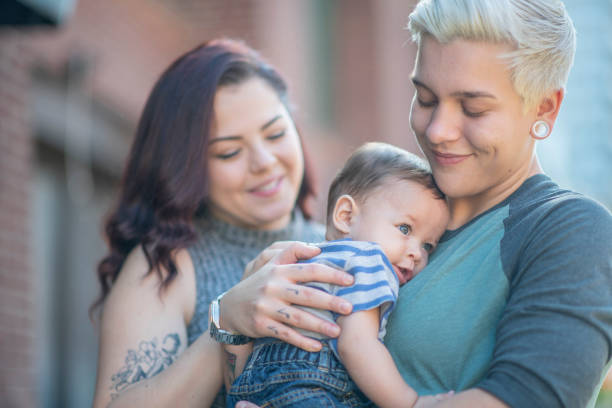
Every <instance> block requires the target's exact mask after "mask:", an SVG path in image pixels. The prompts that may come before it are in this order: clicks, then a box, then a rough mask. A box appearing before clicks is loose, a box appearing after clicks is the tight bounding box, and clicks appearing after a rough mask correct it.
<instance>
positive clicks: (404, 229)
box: [398, 224, 412, 235]
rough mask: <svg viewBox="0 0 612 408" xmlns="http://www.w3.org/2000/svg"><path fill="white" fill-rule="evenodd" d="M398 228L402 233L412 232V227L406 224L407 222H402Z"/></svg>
mask: <svg viewBox="0 0 612 408" xmlns="http://www.w3.org/2000/svg"><path fill="white" fill-rule="evenodd" d="M398 228H399V230H400V232H401V233H402V234H404V235H408V234H410V233H411V232H412V227H410V225H408V224H402V225H400V226H399V227H398Z"/></svg>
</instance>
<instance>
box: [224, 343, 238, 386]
mask: <svg viewBox="0 0 612 408" xmlns="http://www.w3.org/2000/svg"><path fill="white" fill-rule="evenodd" d="M224 351H225V363H226V364H227V368H228V376H229V382H230V383H233V382H234V380H235V379H236V355H235V354H234V353H230V352H229V351H227V350H224Z"/></svg>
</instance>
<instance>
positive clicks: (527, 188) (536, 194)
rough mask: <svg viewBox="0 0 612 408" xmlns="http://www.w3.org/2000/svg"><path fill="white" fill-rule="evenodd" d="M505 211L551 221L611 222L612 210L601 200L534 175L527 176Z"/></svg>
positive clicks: (533, 222) (513, 215)
mask: <svg viewBox="0 0 612 408" xmlns="http://www.w3.org/2000/svg"><path fill="white" fill-rule="evenodd" d="M509 204H510V205H509V210H510V211H509V215H510V217H512V218H518V219H519V220H525V219H531V220H532V225H533V226H536V225H538V224H539V223H538V222H536V221H538V220H539V221H540V222H544V221H546V222H547V223H551V224H555V223H558V222H571V223H573V224H580V223H587V224H598V223H603V225H608V226H612V214H611V213H610V211H609V210H608V209H607V208H606V207H605V206H604V205H603V204H601V203H599V202H597V201H596V200H594V199H592V198H590V197H587V196H585V195H583V194H581V193H579V192H576V191H572V190H569V189H564V188H561V187H559V186H558V185H557V184H556V183H554V182H553V181H552V180H551V179H550V178H548V177H547V176H544V175H537V176H534V177H532V178H531V179H529V180H527V182H526V183H525V184H524V185H523V186H522V187H521V189H520V190H519V191H518V194H516V197H514V198H513V199H512V200H511V201H510V203H509Z"/></svg>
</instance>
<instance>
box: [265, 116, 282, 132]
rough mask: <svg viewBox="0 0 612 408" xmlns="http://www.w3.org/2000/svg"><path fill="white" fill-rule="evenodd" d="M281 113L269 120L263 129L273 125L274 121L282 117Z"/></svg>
mask: <svg viewBox="0 0 612 408" xmlns="http://www.w3.org/2000/svg"><path fill="white" fill-rule="evenodd" d="M280 117H281V115H276V116H275V117H273V118H272V119H270V120H269V121H267V122H266V123H265V124H264V125H263V126H262V127H261V130H266V128H267V127H270V126H272V124H273V123H274V122H276V121H277V120H278V119H280Z"/></svg>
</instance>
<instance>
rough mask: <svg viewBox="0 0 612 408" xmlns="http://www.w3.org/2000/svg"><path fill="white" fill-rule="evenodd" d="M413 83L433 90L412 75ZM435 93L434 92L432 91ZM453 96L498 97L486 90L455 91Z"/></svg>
mask: <svg viewBox="0 0 612 408" xmlns="http://www.w3.org/2000/svg"><path fill="white" fill-rule="evenodd" d="M412 83H413V84H414V86H415V87H419V88H424V89H426V90H428V91H429V92H432V91H431V89H430V88H429V87H428V86H427V85H425V84H424V83H423V82H421V81H419V80H418V79H417V78H415V77H412ZM432 93H433V92H432ZM451 96H453V97H455V98H457V97H458V98H472V99H473V98H491V99H497V97H496V96H495V95H493V94H491V93H488V92H484V91H455V92H453V93H452V94H451Z"/></svg>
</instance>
